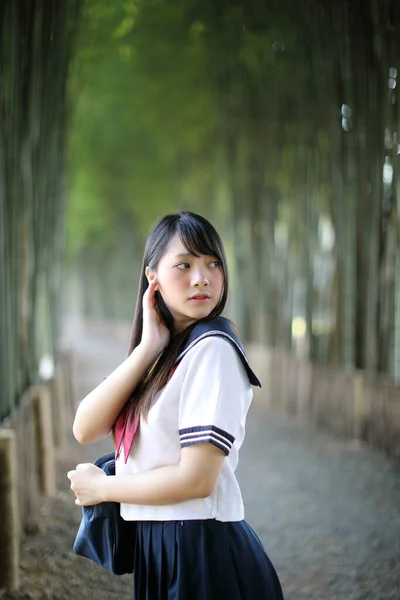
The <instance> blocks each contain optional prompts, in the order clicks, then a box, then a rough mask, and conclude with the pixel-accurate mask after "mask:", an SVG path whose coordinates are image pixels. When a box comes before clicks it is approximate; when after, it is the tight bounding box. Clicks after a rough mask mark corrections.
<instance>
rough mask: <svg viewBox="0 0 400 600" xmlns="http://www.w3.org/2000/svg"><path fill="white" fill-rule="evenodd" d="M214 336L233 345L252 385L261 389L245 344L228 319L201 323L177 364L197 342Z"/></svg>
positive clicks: (195, 329) (198, 324)
mask: <svg viewBox="0 0 400 600" xmlns="http://www.w3.org/2000/svg"><path fill="white" fill-rule="evenodd" d="M212 335H218V336H220V337H223V338H225V339H226V340H228V341H229V342H230V343H231V344H232V346H233V347H234V348H235V350H236V352H237V354H238V356H239V358H240V360H241V362H242V364H243V366H244V368H245V369H246V373H247V376H248V378H249V381H250V383H251V384H252V385H254V386H258V387H261V383H260V381H259V379H258V378H257V376H256V374H255V373H254V371H253V370H252V368H251V367H250V363H249V361H248V359H247V356H246V352H245V350H244V347H243V344H242V342H241V341H240V339H239V338H238V336H237V335H236V333H235V332H234V330H233V327H232V325H231V323H230V321H229V319H227V318H226V317H217V318H216V319H214V320H213V321H199V322H198V323H197V324H196V325H195V326H194V327H193V329H192V331H191V332H190V334H189V336H188V339H187V340H186V342H185V344H184V347H183V350H182V352H181V353H180V354H179V356H178V358H177V359H176V363H175V364H178V363H179V362H180V361H181V360H182V358H183V357H184V356H185V355H186V354H187V352H189V350H191V349H192V348H193V346H195V344H197V342H200V340H203V339H204V338H206V337H209V336H212Z"/></svg>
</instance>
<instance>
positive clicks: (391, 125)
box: [0, 0, 400, 413]
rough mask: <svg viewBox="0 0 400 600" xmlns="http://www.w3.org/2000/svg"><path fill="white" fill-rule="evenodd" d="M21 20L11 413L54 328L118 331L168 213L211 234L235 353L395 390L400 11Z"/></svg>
mask: <svg viewBox="0 0 400 600" xmlns="http://www.w3.org/2000/svg"><path fill="white" fill-rule="evenodd" d="M26 6H27V10H26V11H24V12H23V14H17V13H18V2H5V3H4V8H3V9H2V13H1V14H2V18H3V26H4V25H5V19H6V17H7V11H9V12H10V14H13V17H12V20H11V21H10V24H11V26H10V27H7V28H6V29H5V30H4V31H3V35H2V53H3V57H2V58H3V60H2V63H3V70H2V86H1V89H2V90H1V112H2V133H1V141H0V150H1V156H2V161H1V165H0V168H1V177H0V190H1V191H0V211H1V212H0V216H1V239H2V244H1V250H0V251H1V265H2V269H1V278H0V286H1V287H0V297H1V300H2V311H1V328H2V339H3V340H4V344H3V345H4V347H6V348H7V352H6V354H5V356H3V358H2V360H1V361H0V369H1V373H0V378H1V381H2V384H3V393H4V394H5V396H6V397H7V398H13V396H14V394H15V392H16V391H17V392H19V391H21V389H22V388H23V387H24V386H25V385H26V384H27V383H28V382H29V381H32V380H33V379H34V377H35V373H36V372H37V365H38V357H39V356H40V355H42V354H43V353H44V352H46V353H50V354H54V352H55V347H56V344H55V340H56V339H57V332H58V330H59V324H60V318H61V316H63V315H68V316H72V315H74V316H79V317H81V316H85V317H86V316H90V317H98V318H101V319H112V320H131V319H132V316H133V309H134V303H135V299H136V289H137V281H138V266H139V264H140V260H141V256H142V250H143V241H144V239H145V236H146V233H147V231H148V229H149V228H150V227H151V225H152V224H153V223H154V221H155V220H157V219H158V218H159V217H161V216H163V215H164V214H165V213H167V212H169V211H176V210H179V209H189V210H194V211H198V212H199V213H201V214H203V215H204V216H206V217H207V218H209V219H210V220H211V221H212V222H213V223H214V224H215V226H216V227H217V229H218V230H219V231H220V232H221V235H222V237H223V239H224V242H225V244H226V248H227V252H228V255H229V262H230V269H231V275H232V282H233V285H232V294H231V301H230V307H229V314H230V315H231V316H232V318H233V319H234V320H235V321H236V323H237V325H238V327H239V330H240V332H241V334H242V336H243V337H244V338H245V339H246V340H253V341H254V340H255V341H258V342H261V343H263V344H267V345H269V346H273V347H279V348H282V349H284V350H285V351H288V352H294V353H297V354H300V355H301V356H302V357H303V358H305V359H310V360H312V361H316V362H321V363H329V364H335V365H341V366H343V367H348V366H351V367H356V368H361V369H368V370H371V371H374V372H379V373H385V374H387V375H389V376H390V377H391V378H393V379H395V380H398V379H399V377H400V305H399V296H398V293H396V291H397V290H398V287H399V276H400V270H399V264H398V260H399V247H398V244H399V240H398V210H397V197H398V192H399V189H398V186H399V177H398V155H399V143H398V125H399V116H398V88H397V67H398V60H399V53H400V41H399V36H398V31H399V25H400V7H399V5H398V3H397V2H396V1H395V0H380V1H379V2H378V0H376V1H375V0H371V1H369V2H364V1H357V0H354V1H352V2H349V1H344V0H342V1H338V2H335V3H331V2H321V1H320V0H318V1H317V0H306V1H304V2H302V3H298V2H294V1H292V0H282V1H279V2H277V1H271V2H268V3H267V2H261V1H256V0H252V1H250V2H247V1H246V2H244V1H243V0H230V1H226V0H224V1H221V0H219V1H212V2H211V1H208V0H202V2H196V1H195V0H191V1H188V0H179V1H178V0H175V1H172V2H171V1H168V2H167V1H166V0H147V1H146V2H144V1H142V0H131V1H128V0H121V1H119V0H113V1H112V2H104V1H101V0H85V1H83V0H70V1H69V2H67V3H63V4H61V3H59V4H57V3H53V2H27V3H26ZM0 18H1V17H0ZM10 50H11V52H10ZM2 411H3V413H4V401H2Z"/></svg>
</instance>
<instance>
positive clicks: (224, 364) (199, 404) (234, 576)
mask: <svg viewBox="0 0 400 600" xmlns="http://www.w3.org/2000/svg"><path fill="white" fill-rule="evenodd" d="M252 384H253V385H257V384H259V382H258V379H257V378H256V376H255V375H254V373H253V371H252V370H251V368H250V365H249V364H248V361H247V358H246V356H245V353H244V350H243V346H242V345H241V343H240V341H239V340H238V338H237V337H236V335H235V333H234V332H233V330H232V328H231V326H230V324H229V321H228V320H227V319H225V318H222V317H219V318H218V319H216V320H215V321H213V322H212V323H204V322H202V323H199V324H198V326H196V327H195V328H194V330H193V331H192V334H191V337H190V339H189V341H188V343H187V344H186V348H185V350H184V351H183V352H182V353H181V355H180V356H179V357H178V361H177V368H176V369H175V370H174V372H173V375H172V377H171V378H170V380H169V381H168V383H167V385H166V386H165V387H164V388H163V389H162V390H161V391H160V392H159V393H158V394H157V396H156V398H155V401H154V403H153V406H152V407H151V409H150V411H149V414H148V417H147V419H143V418H141V419H140V423H139V427H138V431H137V433H136V435H135V436H134V439H133V441H132V445H131V447H130V449H129V448H128V449H127V448H125V449H124V447H122V446H121V447H119V448H118V455H117V460H116V475H117V476H118V475H122V474H135V473H141V472H145V471H149V470H153V469H157V468H160V467H163V466H167V465H174V464H178V463H179V460H180V453H181V449H182V448H185V447H187V446H192V445H195V444H203V443H211V444H214V445H215V446H216V447H218V448H220V449H221V450H222V451H223V452H224V454H225V460H224V462H223V466H222V469H221V472H220V475H219V477H218V480H217V483H216V485H215V488H214V490H213V492H212V494H211V495H210V496H209V497H207V498H197V499H191V500H185V501H183V502H179V503H176V504H170V505H165V506H142V505H136V504H121V516H122V517H123V518H124V519H125V520H134V521H137V522H138V528H137V538H136V549H135V570H134V593H135V595H134V598H135V600H264V599H265V600H281V599H282V598H283V595H282V591H281V587H280V584H279V580H278V577H277V575H276V572H275V570H274V567H273V566H272V564H271V562H270V560H269V558H268V556H267V554H266V553H265V551H264V549H263V547H262V544H261V542H260V540H259V539H258V537H257V535H256V534H255V533H254V531H253V530H252V529H251V528H250V526H249V525H248V524H247V523H246V521H245V520H244V507H243V500H242V495H241V492H240V488H239V484H238V482H237V480H236V477H235V470H236V467H237V464H238V456H239V450H240V447H241V445H242V443H243V439H244V434H245V421H246V415H247V411H248V409H249V406H250V404H251V399H252ZM124 450H125V451H124ZM127 450H128V451H127Z"/></svg>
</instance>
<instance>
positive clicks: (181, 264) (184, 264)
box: [176, 262, 190, 271]
mask: <svg viewBox="0 0 400 600" xmlns="http://www.w3.org/2000/svg"><path fill="white" fill-rule="evenodd" d="M189 267H190V264H189V263H187V262H184V263H179V265H176V268H177V269H181V270H182V271H183V270H184V269H188V268H189Z"/></svg>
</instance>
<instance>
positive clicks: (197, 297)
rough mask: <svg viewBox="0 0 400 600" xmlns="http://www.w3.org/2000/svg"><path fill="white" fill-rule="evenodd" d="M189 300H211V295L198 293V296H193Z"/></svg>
mask: <svg viewBox="0 0 400 600" xmlns="http://www.w3.org/2000/svg"><path fill="white" fill-rule="evenodd" d="M189 300H191V301H192V302H200V303H201V302H207V300H210V296H206V295H204V294H202V295H198V296H192V297H191V298H189Z"/></svg>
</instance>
